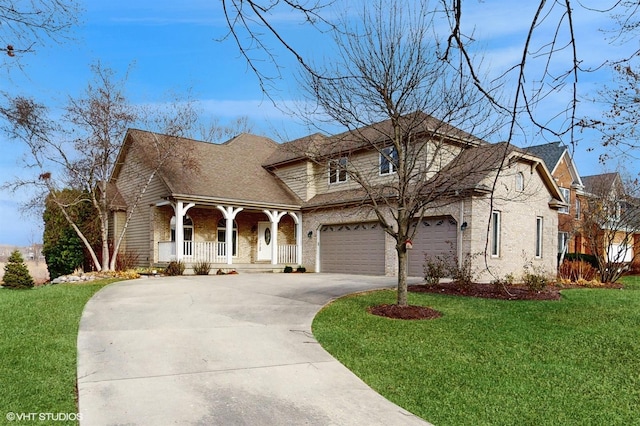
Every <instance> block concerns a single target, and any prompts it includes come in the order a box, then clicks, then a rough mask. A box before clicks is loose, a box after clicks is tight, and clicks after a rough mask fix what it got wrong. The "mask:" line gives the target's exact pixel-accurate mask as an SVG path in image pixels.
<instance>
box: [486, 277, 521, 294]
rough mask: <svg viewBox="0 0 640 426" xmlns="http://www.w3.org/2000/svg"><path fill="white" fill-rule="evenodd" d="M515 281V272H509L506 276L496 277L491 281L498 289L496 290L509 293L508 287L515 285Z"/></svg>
mask: <svg viewBox="0 0 640 426" xmlns="http://www.w3.org/2000/svg"><path fill="white" fill-rule="evenodd" d="M514 281H515V277H514V276H513V274H507V275H505V276H504V278H499V277H498V278H496V279H494V280H493V281H491V284H493V287H494V288H495V289H496V291H499V292H507V293H508V291H509V290H508V288H509V287H510V286H512V285H513V282H514Z"/></svg>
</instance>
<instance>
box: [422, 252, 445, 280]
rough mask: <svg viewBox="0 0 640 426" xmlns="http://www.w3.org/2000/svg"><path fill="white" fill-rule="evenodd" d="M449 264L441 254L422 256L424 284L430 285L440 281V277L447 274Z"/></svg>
mask: <svg viewBox="0 0 640 426" xmlns="http://www.w3.org/2000/svg"><path fill="white" fill-rule="evenodd" d="M450 269H451V267H450V265H448V264H447V262H446V261H445V260H444V258H443V257H442V256H435V257H432V256H429V255H428V254H427V255H425V256H424V266H423V270H424V280H425V284H426V285H429V286H432V285H436V284H438V283H440V279H442V278H444V277H446V276H447V275H448V272H449V270H450Z"/></svg>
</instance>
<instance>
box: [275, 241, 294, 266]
mask: <svg viewBox="0 0 640 426" xmlns="http://www.w3.org/2000/svg"><path fill="white" fill-rule="evenodd" d="M296 253H297V250H296V245H295V244H283V245H279V246H278V263H280V264H293V263H298V262H297V260H296V257H297V256H296Z"/></svg>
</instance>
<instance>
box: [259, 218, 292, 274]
mask: <svg viewBox="0 0 640 426" xmlns="http://www.w3.org/2000/svg"><path fill="white" fill-rule="evenodd" d="M263 211H264V214H266V215H267V217H268V218H269V221H270V222H271V264H272V265H277V264H278V222H280V219H282V216H284V215H285V214H287V212H280V211H278V210H266V209H265V210H263Z"/></svg>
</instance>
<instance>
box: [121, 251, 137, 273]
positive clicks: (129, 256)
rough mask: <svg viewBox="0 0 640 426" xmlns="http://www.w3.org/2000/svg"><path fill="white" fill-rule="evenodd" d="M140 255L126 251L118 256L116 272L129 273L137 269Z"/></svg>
mask: <svg viewBox="0 0 640 426" xmlns="http://www.w3.org/2000/svg"><path fill="white" fill-rule="evenodd" d="M139 257H140V256H139V255H138V253H136V252H133V251H130V250H128V251H125V252H124V253H118V254H117V255H116V271H128V270H130V269H133V268H135V266H136V265H137V264H138V258H139Z"/></svg>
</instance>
